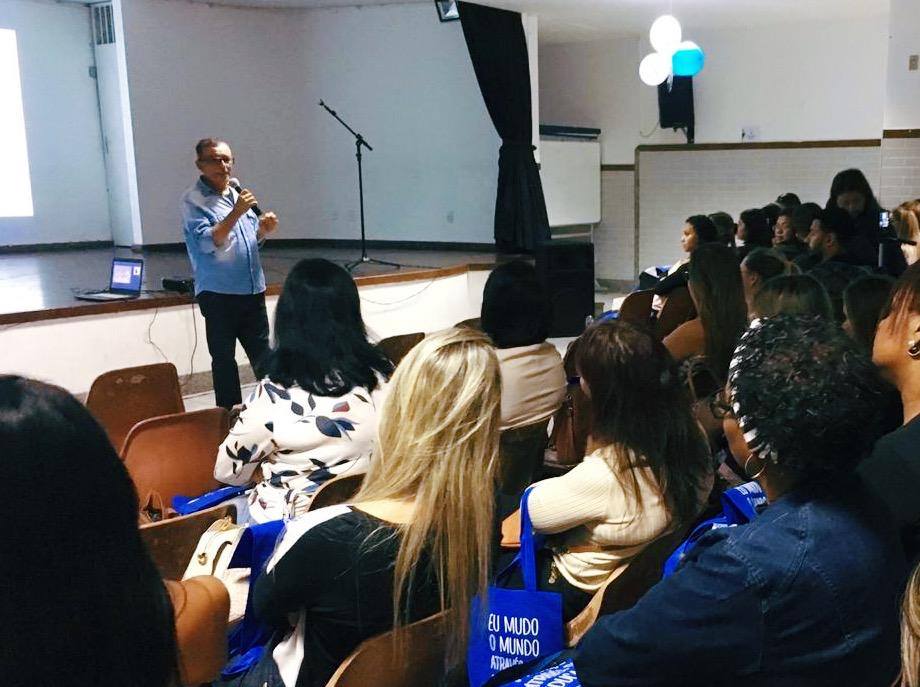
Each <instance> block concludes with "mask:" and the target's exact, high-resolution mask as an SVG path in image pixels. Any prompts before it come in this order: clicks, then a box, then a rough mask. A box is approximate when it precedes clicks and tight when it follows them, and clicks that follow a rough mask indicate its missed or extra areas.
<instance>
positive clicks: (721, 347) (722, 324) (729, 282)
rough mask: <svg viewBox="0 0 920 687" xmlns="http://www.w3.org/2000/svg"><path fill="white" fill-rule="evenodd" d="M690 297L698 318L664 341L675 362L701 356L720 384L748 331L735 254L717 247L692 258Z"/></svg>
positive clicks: (697, 252)
mask: <svg viewBox="0 0 920 687" xmlns="http://www.w3.org/2000/svg"><path fill="white" fill-rule="evenodd" d="M690 296H691V297H692V298H693V303H694V304H695V305H696V311H697V313H698V316H697V317H696V318H694V319H692V320H690V321H689V322H685V323H684V324H682V325H681V326H680V327H678V328H677V329H675V330H674V331H673V332H671V334H669V335H668V336H667V337H665V340H664V345H665V347H667V349H668V350H669V351H670V352H671V355H673V356H674V358H675V360H678V361H683V360H688V359H690V358H695V357H699V356H702V357H703V358H704V359H705V362H706V364H707V366H708V367H709V369H710V371H711V372H712V373H713V374H714V375H715V376H716V377H717V379H718V380H720V381H723V382H724V381H725V378H726V375H727V374H728V362H729V360H731V356H732V352H733V351H734V350H735V345H736V344H737V343H738V338H739V337H740V336H741V333H742V332H743V331H744V329H745V327H747V305H746V304H745V300H744V286H743V284H742V282H741V268H740V266H739V263H738V258H737V257H736V256H735V254H734V252H733V251H732V250H731V249H730V248H728V247H726V246H721V245H718V244H710V245H706V246H701V247H700V248H699V249H697V250H696V251H695V252H694V253H693V255H692V256H691V258H690Z"/></svg>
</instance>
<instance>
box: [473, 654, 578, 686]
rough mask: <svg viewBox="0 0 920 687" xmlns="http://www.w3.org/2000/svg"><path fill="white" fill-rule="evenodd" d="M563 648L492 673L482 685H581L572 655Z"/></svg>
mask: <svg viewBox="0 0 920 687" xmlns="http://www.w3.org/2000/svg"><path fill="white" fill-rule="evenodd" d="M574 655H575V649H565V650H564V651H560V652H559V653H556V654H552V655H551V656H547V657H546V658H541V659H538V660H536V661H530V662H529V663H526V664H523V665H519V666H515V667H514V668H509V669H507V670H503V671H502V672H500V673H498V674H496V675H494V676H493V677H492V678H491V679H490V680H489V681H488V682H486V683H485V684H484V685H483V687H562V686H563V685H564V687H581V681H580V680H579V679H578V675H577V674H576V673H575V663H574V661H573V660H572V657H573V656H574Z"/></svg>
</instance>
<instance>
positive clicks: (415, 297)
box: [0, 271, 489, 394]
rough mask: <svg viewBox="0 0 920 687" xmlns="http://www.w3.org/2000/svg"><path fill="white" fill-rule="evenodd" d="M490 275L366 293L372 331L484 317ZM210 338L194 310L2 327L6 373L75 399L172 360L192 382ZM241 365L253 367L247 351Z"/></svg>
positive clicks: (0, 367)
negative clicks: (110, 377) (97, 384)
mask: <svg viewBox="0 0 920 687" xmlns="http://www.w3.org/2000/svg"><path fill="white" fill-rule="evenodd" d="M488 274H489V273H488V271H473V272H466V273H464V274H458V275H454V276H450V277H441V278H437V279H434V280H425V281H410V282H402V283H399V284H379V285H376V286H360V287H359V288H358V295H359V297H360V298H361V312H362V315H363V317H364V321H365V323H366V324H367V327H368V331H369V332H372V333H373V334H374V335H376V336H377V337H379V338H385V337H387V336H393V335H395V334H406V333H409V332H418V331H423V332H433V331H437V330H439V329H443V328H446V327H450V326H452V325H453V324H455V323H457V322H460V321H463V320H465V319H468V318H470V317H478V316H479V310H480V307H481V304H482V290H483V287H484V286H485V280H486V278H487V277H488ZM277 302H278V298H277V296H272V297H269V298H268V299H267V301H266V306H267V309H268V314H269V321H272V320H274V310H275V305H276V304H277ZM113 331H117V332H118V336H112V332H113ZM204 335H205V334H204V320H203V319H202V317H201V312H200V311H199V310H198V308H197V306H193V305H182V306H175V307H170V308H160V309H159V310H156V311H154V310H133V311H129V312H121V313H115V314H112V313H109V314H106V315H93V316H87V317H69V318H64V319H60V320H45V321H42V322H31V323H26V324H21V325H16V326H13V327H6V328H0V350H2V351H3V352H4V355H3V358H2V360H0V372H3V373H7V374H21V375H25V376H27V377H34V378H36V379H41V380H43V381H47V382H51V383H53V384H58V385H60V386H62V387H64V388H65V389H67V390H69V391H71V392H72V393H74V394H81V393H85V392H86V391H88V390H89V387H90V384H92V381H93V379H95V378H96V376H97V375H99V374H101V373H103V372H106V371H108V370H115V369H119V368H122V367H132V366H135V365H146V364H150V363H158V362H163V360H164V357H165V359H166V360H168V361H169V362H172V363H173V364H175V366H176V369H177V370H178V371H179V374H180V375H181V376H185V375H187V374H189V373H190V372H202V371H207V370H209V369H210V364H211V363H210V357H209V356H208V350H207V346H206V345H205V341H204ZM61 341H66V342H67V346H63V347H62V346H61V345H60V342H61ZM196 341H197V346H196ZM193 353H194V355H193ZM237 360H238V361H239V362H240V363H245V362H247V360H246V357H245V355H244V353H243V351H242V348H241V347H240V346H237Z"/></svg>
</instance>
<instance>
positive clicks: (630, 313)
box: [618, 289, 655, 325]
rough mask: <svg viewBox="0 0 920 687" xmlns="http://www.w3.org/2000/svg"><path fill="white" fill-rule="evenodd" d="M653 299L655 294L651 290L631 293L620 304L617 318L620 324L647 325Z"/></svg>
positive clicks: (650, 315)
mask: <svg viewBox="0 0 920 687" xmlns="http://www.w3.org/2000/svg"><path fill="white" fill-rule="evenodd" d="M654 297H655V293H654V291H652V290H651V289H644V290H642V291H633V292H632V293H631V294H629V295H628V296H626V298H624V299H623V302H622V303H621V304H620V314H619V317H618V319H619V320H620V322H629V323H630V324H638V325H648V323H649V320H650V319H651V317H652V299H653V298H654Z"/></svg>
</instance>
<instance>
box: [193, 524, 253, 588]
mask: <svg viewBox="0 0 920 687" xmlns="http://www.w3.org/2000/svg"><path fill="white" fill-rule="evenodd" d="M245 531H246V528H245V527H243V526H241V525H236V524H234V522H233V521H232V520H231V519H230V518H229V517H227V518H221V519H220V520H217V521H216V522H213V523H211V526H210V527H209V528H208V529H206V530H205V531H204V534H202V535H201V538H200V539H199V540H198V546H196V547H195V553H193V554H192V559H191V560H190V561H189V563H188V567H187V568H186V569H185V574H184V575H183V576H182V579H183V580H187V579H189V578H190V577H197V576H199V575H211V576H213V577H217V578H222V577H223V576H224V573H226V572H227V568H229V567H230V559H231V558H233V554H234V552H235V551H236V547H237V545H238V544H239V543H240V538H241V537H242V536H243V533H244V532H245Z"/></svg>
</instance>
